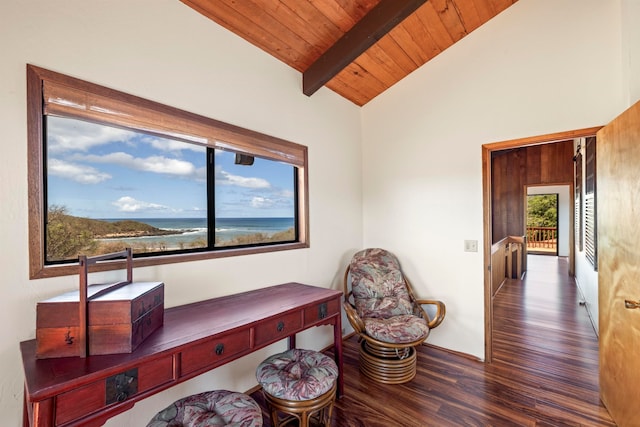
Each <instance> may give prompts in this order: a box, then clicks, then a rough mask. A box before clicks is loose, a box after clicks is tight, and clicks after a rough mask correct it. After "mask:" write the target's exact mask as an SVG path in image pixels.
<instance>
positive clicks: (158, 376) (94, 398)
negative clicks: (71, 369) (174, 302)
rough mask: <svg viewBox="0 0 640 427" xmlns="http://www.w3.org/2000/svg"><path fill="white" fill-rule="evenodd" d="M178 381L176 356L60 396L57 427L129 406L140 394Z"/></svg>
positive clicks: (57, 403)
mask: <svg viewBox="0 0 640 427" xmlns="http://www.w3.org/2000/svg"><path fill="white" fill-rule="evenodd" d="M172 380H175V378H173V356H171V355H169V356H166V357H163V358H161V359H158V360H155V361H153V362H150V363H146V364H144V365H141V366H140V367H136V368H132V369H129V370H127V371H123V372H120V373H118V374H114V375H112V376H110V377H108V378H104V379H102V380H100V381H96V382H93V383H91V384H88V385H86V386H83V387H80V388H77V389H75V390H72V391H68V392H66V393H62V394H60V395H59V396H58V397H57V398H56V411H55V414H56V425H60V424H64V423H67V422H70V421H73V420H76V419H80V418H82V417H85V416H87V415H90V414H92V413H94V412H97V411H99V410H101V409H103V408H106V407H107V406H109V405H112V404H116V403H120V402H125V401H126V400H128V399H130V398H132V397H134V396H136V395H137V394H139V393H142V392H145V391H147V390H150V389H152V388H154V387H158V386H160V385H162V384H166V383H167V382H170V381H172Z"/></svg>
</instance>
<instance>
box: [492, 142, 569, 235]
mask: <svg viewBox="0 0 640 427" xmlns="http://www.w3.org/2000/svg"><path fill="white" fill-rule="evenodd" d="M572 181H573V140H567V141H562V142H556V143H552V144H542V145H533V146H530V147H523V148H516V149H511V150H501V151H495V152H493V153H492V158H491V192H492V193H491V204H492V206H491V207H492V213H493V227H492V230H493V236H492V237H493V240H492V243H496V242H499V241H500V240H502V239H504V238H505V237H507V236H522V235H524V234H525V226H526V224H525V211H524V209H525V203H524V197H525V187H526V186H527V185H556V184H568V183H571V182H572Z"/></svg>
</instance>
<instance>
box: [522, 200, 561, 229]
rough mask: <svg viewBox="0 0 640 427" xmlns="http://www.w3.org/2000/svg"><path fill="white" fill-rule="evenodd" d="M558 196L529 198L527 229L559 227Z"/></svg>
mask: <svg viewBox="0 0 640 427" xmlns="http://www.w3.org/2000/svg"><path fill="white" fill-rule="evenodd" d="M557 204H558V196H557V195H556V194H536V195H529V196H528V197H527V227H557V226H558V205H557Z"/></svg>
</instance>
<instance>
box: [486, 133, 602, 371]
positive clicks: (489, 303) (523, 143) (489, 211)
mask: <svg viewBox="0 0 640 427" xmlns="http://www.w3.org/2000/svg"><path fill="white" fill-rule="evenodd" d="M600 128H601V127H594V128H586V129H580V130H575V131H568V132H559V133H554V134H548V135H542V136H538V137H531V138H523V139H517V140H511V141H504V142H497V143H493V144H485V145H483V146H482V169H483V205H484V262H485V266H486V268H485V270H484V272H485V273H484V291H485V292H484V295H485V361H486V362H488V363H491V361H492V359H493V293H492V289H493V286H494V284H492V271H491V267H492V265H491V254H492V245H493V242H494V240H495V239H494V237H495V236H494V229H493V209H494V208H493V203H494V194H493V187H492V186H493V179H492V178H493V171H492V159H493V157H494V156H495V155H496V154H497V152H500V151H503V150H516V149H519V148H525V147H534V146H538V145H543V144H552V143H556V142H562V141H567V140H573V139H576V138H584V137H588V136H593V135H595V134H596V132H597V131H598V130H599V129H600ZM520 188H521V190H520V191H523V190H522V189H523V187H520ZM572 191H573V184H571V185H570V194H571V193H572ZM520 194H522V193H520ZM520 203H521V204H520V206H521V208H520V209H518V210H520V211H521V212H522V211H524V206H523V205H524V203H523V202H520ZM516 209H517V208H516ZM573 217H574V206H573V204H570V215H569V218H570V219H569V223H570V224H569V227H568V228H569V233H568V238H567V240H568V244H569V251H568V252H569V254H568V263H569V274H571V275H573V274H574V263H575V255H574V250H573V248H574V233H573V230H574V226H573ZM520 218H521V221H523V222H524V212H522V216H520ZM523 228H524V227H523ZM522 232H524V230H522ZM495 234H498V233H495Z"/></svg>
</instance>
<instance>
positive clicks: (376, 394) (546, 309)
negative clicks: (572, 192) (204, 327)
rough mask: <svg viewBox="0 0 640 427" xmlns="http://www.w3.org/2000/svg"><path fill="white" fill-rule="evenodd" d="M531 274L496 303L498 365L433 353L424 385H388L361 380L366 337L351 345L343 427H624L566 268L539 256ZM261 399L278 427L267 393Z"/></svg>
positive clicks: (423, 359) (340, 405) (422, 372)
mask: <svg viewBox="0 0 640 427" xmlns="http://www.w3.org/2000/svg"><path fill="white" fill-rule="evenodd" d="M528 269H529V270H528V272H527V274H526V278H525V280H523V281H519V280H511V281H508V282H507V283H506V284H505V285H504V286H503V288H502V289H501V290H500V292H499V293H498V295H497V296H496V298H495V301H494V312H495V325H494V343H493V345H494V362H493V363H492V364H486V363H483V362H479V361H476V360H472V359H471V358H468V357H464V356H461V355H459V354H454V353H452V352H448V351H445V350H443V349H440V348H436V347H433V346H430V345H424V346H421V347H420V348H419V351H418V373H417V375H416V378H414V379H413V380H412V381H411V382H409V383H407V384H402V385H383V384H378V383H376V382H373V381H371V380H369V379H367V378H366V377H364V376H362V375H361V374H360V372H359V370H358V346H357V338H356V337H351V338H349V339H347V340H345V341H344V363H345V365H344V368H345V375H344V381H345V395H344V396H343V397H342V398H341V399H339V400H338V401H337V402H336V404H335V407H334V412H333V426H335V427H342V426H349V427H351V426H366V427H377V426H402V427H413V426H416V427H417V426H420V427H422V426H438V427H442V426H615V424H614V422H613V421H612V420H611V417H610V416H609V414H608V412H607V410H606V409H605V408H604V407H603V406H602V404H601V403H600V400H599V397H598V342H597V338H596V335H595V332H594V331H593V327H592V326H591V323H590V320H589V317H588V315H587V312H586V309H585V308H584V307H583V306H581V305H579V299H580V296H579V293H578V291H577V288H576V286H575V283H574V281H573V280H572V279H571V278H570V277H569V276H568V274H567V262H566V260H565V259H563V258H558V257H553V256H543V255H534V256H529V259H528ZM479 303H480V302H479ZM445 322H446V319H445ZM252 396H253V397H254V398H255V399H256V400H257V401H258V403H260V405H261V406H262V407H263V411H264V415H265V417H264V419H265V427H271V424H270V423H269V420H268V416H267V413H266V410H265V409H264V399H263V398H262V394H261V392H260V391H258V392H254V393H253V394H252Z"/></svg>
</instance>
